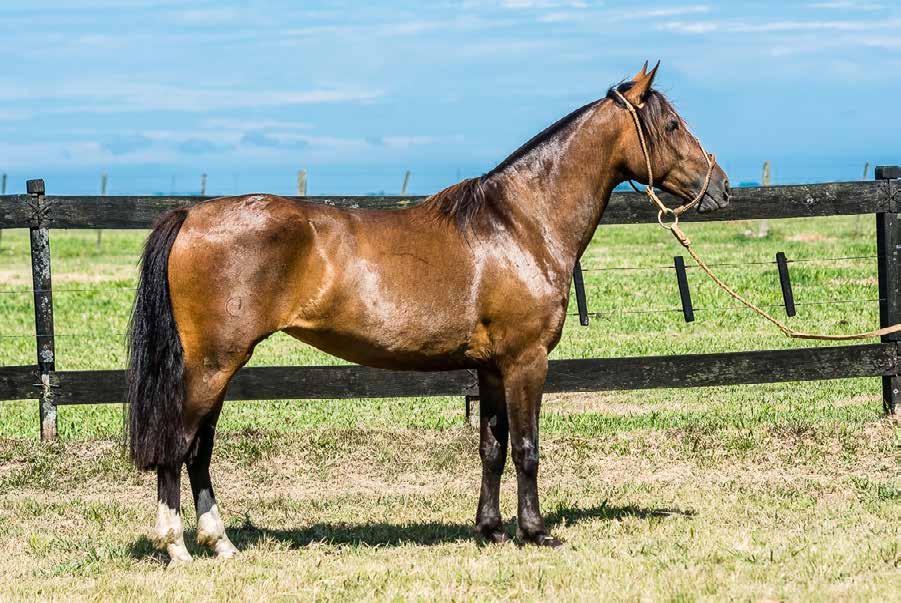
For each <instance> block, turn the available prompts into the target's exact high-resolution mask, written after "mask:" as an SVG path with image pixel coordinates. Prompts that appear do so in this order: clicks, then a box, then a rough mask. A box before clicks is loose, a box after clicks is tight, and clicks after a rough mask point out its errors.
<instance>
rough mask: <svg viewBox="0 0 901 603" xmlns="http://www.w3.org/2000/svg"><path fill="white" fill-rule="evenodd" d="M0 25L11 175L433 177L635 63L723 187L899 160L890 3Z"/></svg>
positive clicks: (78, 178)
mask: <svg viewBox="0 0 901 603" xmlns="http://www.w3.org/2000/svg"><path fill="white" fill-rule="evenodd" d="M0 34H2V35H0V49H2V56H3V57H4V58H5V60H4V67H5V69H4V70H3V74H2V75H0V83H2V85H0V171H4V172H8V173H9V178H10V184H9V190H10V191H12V192H15V191H20V190H21V189H23V188H24V180H25V179H26V178H32V177H43V178H45V179H46V181H47V188H48V192H49V193H56V194H64V193H71V194H93V193H96V192H97V191H98V188H99V181H100V173H101V172H104V171H105V172H108V173H109V178H110V193H111V194H126V193H135V194H144V193H153V192H170V191H171V190H172V189H173V188H174V189H175V190H177V191H196V190H197V189H198V188H199V180H200V174H201V173H202V172H206V173H208V174H209V180H208V182H209V184H208V191H209V192H210V193H212V194H231V193H240V192H250V191H267V192H275V193H292V192H293V190H294V181H295V174H296V171H297V170H298V169H300V168H305V169H307V170H308V171H309V183H310V188H309V192H310V193H311V194H338V193H346V194H361V193H367V192H374V191H386V192H388V193H396V192H398V190H399V188H400V184H401V181H402V178H403V172H404V170H406V169H410V170H412V172H413V178H412V181H411V187H410V191H411V192H412V193H417V194H425V193H429V192H433V191H435V190H437V189H438V188H441V187H443V186H446V185H448V184H450V183H452V182H454V181H456V180H457V179H459V178H461V177H466V176H472V175H475V174H478V173H481V172H483V171H485V170H488V169H490V168H491V167H492V166H493V165H494V164H496V163H498V162H499V161H500V160H502V159H503V158H504V157H505V156H506V155H507V154H508V153H510V152H511V151H513V150H514V149H515V148H516V147H517V146H519V144H521V143H522V142H523V141H525V140H526V139H528V138H529V137H530V136H532V135H533V134H535V133H536V132H538V131H539V130H541V129H542V128H544V127H545V126H546V125H547V124H549V123H551V122H552V121H554V120H556V119H557V118H559V117H560V116H562V115H564V114H566V113H568V112H569V111H571V110H573V109H574V108H576V107H578V106H581V105H582V104H584V103H586V102H588V101H590V100H594V99H596V98H599V97H601V96H603V94H604V93H605V91H606V88H607V87H608V86H609V85H610V84H612V83H614V82H616V81H618V80H620V79H622V78H624V77H626V76H630V75H632V74H633V73H634V72H635V71H636V70H637V69H638V68H639V67H640V65H641V63H642V62H643V61H644V60H645V59H651V60H652V61H653V60H657V59H660V60H661V61H662V66H661V70H660V74H659V77H658V87H659V88H660V89H661V90H663V91H664V92H666V93H667V94H668V95H669V96H670V97H671V98H672V100H673V101H674V102H675V104H676V105H677V107H679V109H680V111H681V112H682V114H683V115H684V116H685V117H686V118H687V119H688V120H689V122H690V123H691V124H692V126H693V129H694V130H695V131H696V133H697V134H698V135H699V136H700V137H701V139H702V140H703V141H704V144H705V146H707V148H708V149H709V150H711V151H713V152H715V153H716V154H717V157H718V159H719V160H720V162H721V163H722V164H723V165H724V166H725V168H726V169H727V171H728V172H729V173H730V175H731V177H732V179H733V181H736V182H738V181H741V180H757V179H759V173H760V165H761V163H762V162H763V161H764V160H767V159H768V160H770V161H771V162H772V163H773V174H774V177H775V179H776V181H777V182H785V183H788V182H805V181H823V180H835V179H841V180H844V179H849V180H850V179H856V178H859V177H860V175H861V172H862V169H863V164H864V162H865V161H870V162H871V163H874V164H875V163H901V119H899V113H898V107H899V104H901V103H899V99H901V77H899V75H898V74H899V73H901V8H899V6H898V4H897V3H890V2H879V1H873V2H870V1H867V0H861V1H859V2H853V1H831V2H829V1H826V2H797V3H792V2H729V3H712V2H711V3H692V2H655V1H653V0H648V1H646V2H642V3H635V2H613V1H607V2H593V1H590V0H572V1H566V0H559V1H558V0H499V1H496V2H487V1H485V2H482V1H474V0H473V1H470V0H458V1H446V2H431V3H420V2H287V1H280V0H268V1H251V0H245V1H234V0H218V1H215V2H174V1H167V0H84V1H82V2H75V1H67V2H64V1H62V0H30V1H29V2H4V3H3V4H2V7H0ZM871 173H872V172H871Z"/></svg>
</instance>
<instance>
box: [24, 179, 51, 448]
mask: <svg viewBox="0 0 901 603" xmlns="http://www.w3.org/2000/svg"><path fill="white" fill-rule="evenodd" d="M26 190H27V192H28V196H29V201H28V203H29V204H30V205H31V209H32V221H31V229H30V234H31V279H32V284H33V289H34V332H35V339H36V342H37V356H38V372H39V373H40V379H41V382H40V384H39V385H40V387H41V397H40V416H41V439H42V440H45V441H47V440H55V439H56V403H55V402H54V401H53V389H52V387H51V386H52V378H53V371H54V370H56V366H55V365H56V352H55V350H54V342H53V290H52V283H51V280H50V230H49V228H47V220H46V218H47V210H48V209H49V208H48V206H47V205H46V204H45V202H44V181H43V180H29V181H28V182H27V184H26Z"/></svg>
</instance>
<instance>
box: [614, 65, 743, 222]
mask: <svg viewBox="0 0 901 603" xmlns="http://www.w3.org/2000/svg"><path fill="white" fill-rule="evenodd" d="M659 66H660V63H657V66H656V67H654V69H652V70H651V71H650V72H647V63H645V66H644V67H642V68H641V71H639V72H638V73H637V74H636V75H635V77H634V78H632V79H631V80H630V81H626V82H623V83H621V84H619V85H618V86H616V87H615V88H612V89H611V90H610V92H609V93H608V95H607V96H608V97H609V98H610V99H611V100H613V102H615V103H617V104H618V105H619V106H621V107H622V109H623V113H624V114H625V119H624V121H623V123H624V124H625V125H624V130H623V136H622V140H623V142H624V144H623V146H624V147H625V149H624V152H623V157H624V160H625V166H624V170H625V171H626V172H627V174H626V175H627V177H628V178H631V179H634V180H637V181H639V182H642V183H644V184H648V183H651V182H652V183H653V185H654V186H657V187H659V188H662V189H663V190H665V191H667V192H668V193H672V194H673V195H676V196H678V197H681V198H682V199H684V200H685V202H686V203H691V202H692V201H693V200H697V204H698V210H699V211H702V212H705V211H713V210H715V209H719V208H721V207H725V206H726V205H727V204H728V203H729V197H730V189H729V178H728V177H727V176H726V173H725V172H724V171H723V170H722V168H720V166H719V165H717V163H716V160H715V159H714V158H713V156H712V155H708V154H707V153H706V152H705V151H704V149H703V148H702V147H701V143H700V141H698V139H697V138H695V136H694V135H693V134H692V133H691V131H690V130H689V129H688V126H687V125H686V123H685V120H683V119H682V117H680V116H679V114H678V113H676V110H675V109H674V108H673V106H672V104H670V102H669V101H668V100H667V99H666V97H664V96H663V94H661V93H660V92H657V91H656V90H654V89H653V88H652V87H651V85H652V84H653V83H654V77H655V76H656V75H657V69H658V68H659ZM633 110H634V113H633V115H632V116H630V115H629V114H628V113H627V112H632V111H633ZM636 116H637V121H638V122H639V123H640V127H641V134H642V135H643V138H644V141H643V142H642V140H641V137H640V136H639V131H638V128H637V127H636V123H635V119H633V117H636ZM648 162H650V166H651V174H648V167H647V165H648ZM699 196H700V198H699Z"/></svg>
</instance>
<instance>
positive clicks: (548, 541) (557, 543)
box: [519, 532, 563, 549]
mask: <svg viewBox="0 0 901 603" xmlns="http://www.w3.org/2000/svg"><path fill="white" fill-rule="evenodd" d="M519 540H520V541H521V542H522V543H523V544H532V545H535V546H543V547H550V548H552V549H556V548H558V547H561V546H563V541H562V540H560V539H559V538H554V537H553V536H551V535H550V534H545V533H544V532H539V533H538V534H524V533H522V532H520V533H519Z"/></svg>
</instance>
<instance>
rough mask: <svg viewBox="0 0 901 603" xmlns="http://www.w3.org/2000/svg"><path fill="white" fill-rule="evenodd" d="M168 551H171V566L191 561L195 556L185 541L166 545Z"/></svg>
mask: <svg viewBox="0 0 901 603" xmlns="http://www.w3.org/2000/svg"><path fill="white" fill-rule="evenodd" d="M166 552H167V553H169V567H176V566H179V565H185V564H187V563H191V561H193V558H192V557H191V553H189V552H188V549H187V548H186V547H185V545H184V543H183V542H173V543H171V544H168V545H167V546H166Z"/></svg>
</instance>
